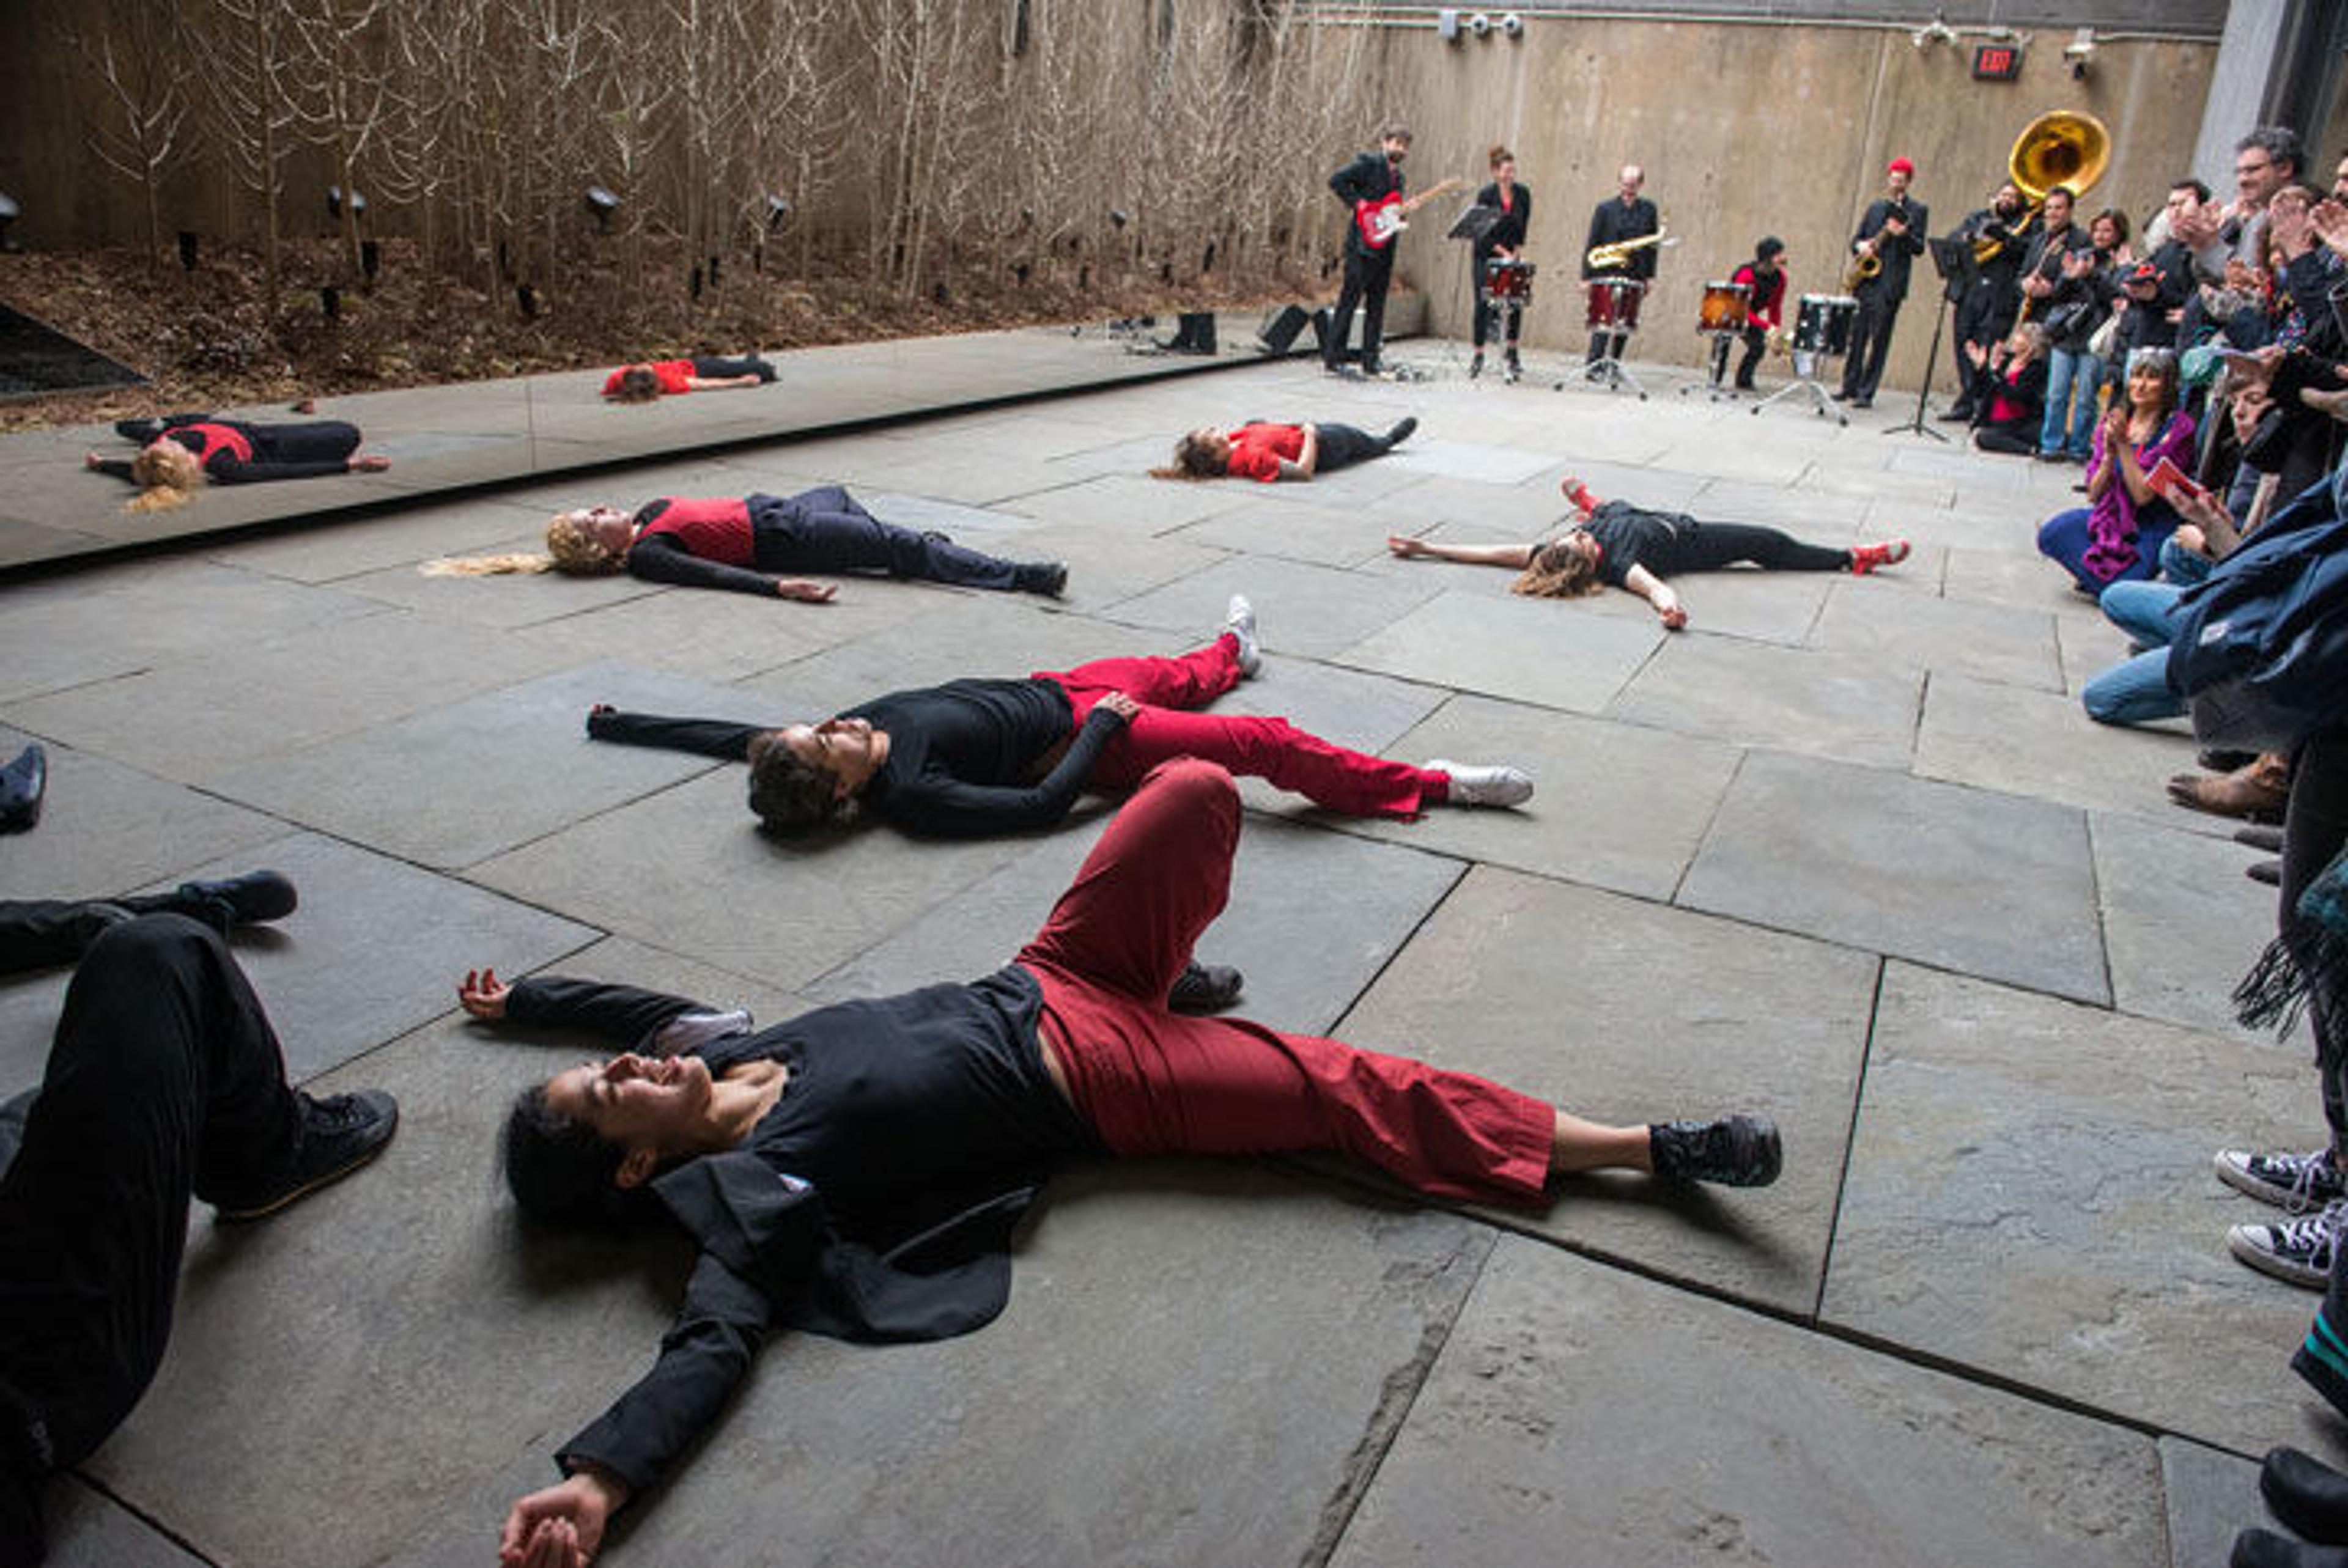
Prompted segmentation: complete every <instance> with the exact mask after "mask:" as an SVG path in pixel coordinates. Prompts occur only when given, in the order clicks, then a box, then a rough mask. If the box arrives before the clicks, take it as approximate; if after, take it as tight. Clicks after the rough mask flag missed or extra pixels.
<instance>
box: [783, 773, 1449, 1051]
mask: <svg viewBox="0 0 2348 1568" xmlns="http://www.w3.org/2000/svg"><path fill="white" fill-rule="evenodd" d="M1106 826H1107V813H1102V814H1100V815H1099V816H1098V817H1097V819H1096V820H1095V821H1094V822H1093V823H1091V824H1088V825H1087V826H1086V830H1085V831H1083V832H1081V833H1062V834H1056V835H1053V836H1052V837H1051V838H1049V839H1046V840H1045V841H1043V842H1042V843H1040V844H1038V845H1035V847H1034V848H1032V849H1031V850H1030V851H1029V852H1028V853H1027V854H1025V855H1023V856H1020V857H1019V858H1018V859H1016V860H1014V861H1012V862H1011V863H1010V864H1009V865H1007V866H1004V867H1003V869H1002V870H1000V871H998V872H996V873H995V874H994V876H989V877H988V878H986V879H985V880H984V881H983V882H980V883H978V884H976V885H974V886H971V887H968V888H965V889H963V891H962V892H961V893H959V894H957V895H955V896H954V897H952V898H949V899H946V900H944V901H943V902H941V903H937V904H934V905H932V906H931V907H930V909H929V910H928V912H927V913H925V914H924V915H923V916H922V918H921V919H920V920H918V921H916V922H915V923H914V924H912V925H911V926H908V927H905V928H904V929H903V930H901V931H899V932H898V933H897V934H896V935H894V936H892V937H891V938H888V939H887V940H885V941H883V942H880V943H879V944H878V945H876V946H874V947H872V948H868V949H866V950H865V951H864V952H862V953H860V954H859V955H857V957H856V958H853V959H851V960H850V961H849V962H848V963H846V964H843V965H841V966H840V967H839V968H836V969H833V970H832V971H831V972H829V974H826V975H824V976H823V977H821V978H820V979H818V980H816V981H815V982H814V983H813V984H812V985H810V986H808V988H807V989H808V994H809V995H810V996H814V997H817V998H819V999H823V1000H826V1001H842V1000H846V999H850V998H853V997H868V996H886V995H891V994H893V993H895V992H897V991H901V990H909V989H912V988H913V987H915V986H920V985H927V984H930V983H932V981H937V980H961V979H971V978H973V977H974V976H978V975H983V974H989V973H992V972H993V971H994V969H996V968H999V967H1000V966H1002V965H1003V964H1004V963H1005V962H1007V961H1008V960H1009V959H1010V958H1013V957H1014V955H1015V953H1016V951H1017V949H1018V948H1020V947H1022V946H1023V945H1025V943H1026V942H1027V941H1028V939H1029V938H1031V937H1032V936H1033V935H1034V934H1035V932H1036V931H1037V930H1039V929H1040V928H1041V927H1043V924H1044V921H1045V917H1048V916H1049V915H1050V913H1051V910H1052V906H1053V904H1054V902H1055V901H1056V899H1057V898H1058V897H1059V896H1060V894H1061V893H1062V892H1063V891H1064V890H1065V889H1066V887H1067V886H1068V885H1069V884H1070V883H1071V882H1073V881H1074V880H1075V879H1076V870H1077V868H1078V866H1080V865H1081V864H1082V863H1083V861H1084V857H1085V856H1086V855H1087V854H1089V853H1090V852H1091V850H1092V846H1093V844H1094V841H1095V840H1097V838H1098V837H1099V836H1100V833H1099V829H1100V828H1103V827H1106ZM1339 842H1340V843H1342V844H1346V845H1349V847H1344V848H1335V849H1333V847H1332V845H1331V839H1330V835H1327V834H1324V833H1320V832H1317V831H1315V830H1313V829H1312V828H1310V827H1303V826H1297V825H1292V824H1287V823H1281V822H1276V821H1267V820H1264V819H1263V818H1261V817H1256V816H1251V817H1250V818H1249V819H1248V824H1247V828H1246V831H1245V833H1244V834H1243V835H1242V836H1241V843H1240V854H1239V859H1238V863H1237V866H1236V867H1235V869H1234V872H1233V875H1232V878H1231V903H1230V905H1229V906H1228V907H1227V908H1226V910H1225V912H1224V914H1223V915H1222V917H1220V918H1219V919H1218V920H1216V922H1215V923H1214V924H1213V925H1212V926H1211V927H1209V928H1208V930H1207V933H1206V935H1205V936H1204V937H1203V938H1201V939H1200V943H1199V947H1198V952H1197V956H1198V958H1200V960H1201V961H1202V962H1206V963H1212V964H1234V965H1237V966H1238V967H1239V968H1240V970H1241V973H1242V974H1243V975H1245V976H1246V978H1247V990H1246V993H1245V995H1244V996H1243V997H1242V999H1241V1001H1240V1004H1239V1005H1238V1006H1237V1007H1236V1008H1234V1009H1231V1010H1232V1013H1233V1014H1234V1015H1235V1016H1240V1017H1245V1018H1250V1019H1253V1020H1257V1021H1259V1022H1262V1023H1267V1024H1270V1025H1272V1027H1273V1028H1275V1029H1283V1030H1296V1031H1301V1032H1303V1033H1307V1034H1326V1033H1328V1032H1329V1031H1330V1030H1331V1029H1332V1027H1333V1026H1334V1025H1335V1023H1336V1021H1337V1020H1338V1019H1339V1018H1340V1017H1341V1016H1342V1015H1343V1014H1344V1011H1345V1009H1347V1008H1348V1007H1350V1006H1352V1005H1353V1002H1354V998H1355V997H1357V996H1359V995H1360V994H1361V993H1362V991H1363V989H1365V988H1366V987H1367V986H1368V984H1369V983H1370V981H1371V979H1373V978H1374V977H1375V976H1376V975H1377V973H1378V972H1379V970H1381V969H1382V968H1385V966H1386V964H1387V963H1388V962H1389V961H1390V960H1391V959H1392V958H1394V956H1395V953H1396V951H1397V950H1398V949H1400V948H1401V947H1402V946H1403V944H1404V943H1406V942H1407V941H1409V940H1410V939H1411V938H1412V936H1413V935H1414V933H1415V932H1416V930H1417V928H1418V926H1419V923H1420V922H1421V921H1422V920H1423V919H1425V918H1426V914H1427V911H1428V910H1430V909H1432V908H1433V907H1435V906H1436V905H1437V903H1439V902H1440V901H1441V900H1442V898H1443V897H1444V895H1445V894H1447V893H1448V892H1449V891H1450V890H1451V886H1452V885H1453V884H1454V883H1456V882H1457V880H1458V879H1459V876H1460V874H1461V872H1462V870H1463V869H1464V867H1463V866H1461V864H1460V863H1459V862H1458V861H1456V860H1452V859H1448V858H1447V857H1445V856H1439V855H1426V854H1417V853H1414V852H1412V851H1410V850H1408V849H1404V848H1399V847H1392V846H1388V845H1380V844H1372V843H1369V842H1367V841H1365V840H1350V841H1346V840H1340V841H1339ZM1333 875H1334V876H1336V877H1338V878H1339V879H1340V880H1341V885H1342V886H1345V887H1347V888H1348V889H1350V890H1351V891H1350V892H1349V894H1348V896H1347V897H1345V898H1344V899H1343V900H1336V901H1333V900H1331V899H1330V898H1329V897H1328V894H1327V889H1328V886H1330V881H1329V879H1330V878H1331V876H1333Z"/></svg>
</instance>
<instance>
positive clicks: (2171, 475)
mask: <svg viewBox="0 0 2348 1568" xmlns="http://www.w3.org/2000/svg"><path fill="white" fill-rule="evenodd" d="M2144 482H2145V483H2146V484H2147V485H2148V486H2150V487H2152V493H2153V494H2154V495H2156V496H2158V497H2160V498H2161V499H2162V500H2164V501H2167V502H2168V504H2169V505H2170V506H2172V507H2173V506H2175V505H2177V504H2178V502H2179V501H2206V500H2208V499H2209V491H2208V490H2206V489H2204V488H2202V487H2200V486H2199V485H2197V484H2195V483H2194V482H2193V481H2192V479H2191V478H2189V477H2187V475H2186V472H2185V470H2184V469H2182V468H2179V467H2178V466H2177V464H2176V462H2175V461H2174V460H2173V459H2171V458H2168V457H2163V458H2162V459H2161V460H2160V461H2159V462H2157V463H2156V464H2154V465H2153V466H2152V472H2151V473H2149V474H2147V475H2146V476H2145V477H2144Z"/></svg>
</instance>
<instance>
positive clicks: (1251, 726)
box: [1037, 631, 1451, 817]
mask: <svg viewBox="0 0 2348 1568" xmlns="http://www.w3.org/2000/svg"><path fill="white" fill-rule="evenodd" d="M1239 646H1240V644H1239V639H1238V638H1236V637H1234V636H1232V635H1231V633H1230V632H1228V631H1227V632H1225V633H1223V635H1222V636H1220V637H1219V638H1217V639H1215V641H1212V642H1210V643H1209V644H1207V646H1205V647H1204V648H1200V649H1196V650H1193V651H1190V652H1189V653H1185V654H1183V655H1182V656H1181V657H1180V658H1179V659H1157V658H1140V659H1096V660H1094V661H1092V662H1091V663H1089V664H1079V665H1078V666H1076V668H1075V669H1074V670H1069V671H1049V670H1045V671H1037V679H1039V680H1044V681H1050V682H1056V684H1057V685H1058V686H1059V688H1060V690H1062V691H1063V692H1066V693H1067V694H1068V702H1069V704H1070V705H1071V706H1072V707H1074V708H1075V710H1076V723H1079V724H1082V723H1084V722H1085V715H1086V713H1089V712H1092V709H1093V704H1094V703H1096V702H1099V701H1100V700H1101V699H1102V698H1103V697H1105V696H1107V694H1108V693H1109V692H1125V693H1126V694H1127V695H1128V696H1129V697H1131V698H1133V700H1134V701H1136V702H1139V703H1140V704H1142V708H1141V712H1139V713H1137V714H1136V715H1134V719H1133V722H1132V723H1129V724H1128V725H1126V727H1125V731H1124V733H1122V734H1120V735H1118V736H1117V739H1116V740H1114V741H1112V742H1110V743H1109V746H1108V749H1107V751H1105V752H1103V753H1101V760H1100V763H1099V765H1097V767H1095V768H1094V769H1093V774H1092V781H1091V782H1092V783H1093V784H1096V785H1098V786H1101V787H1104V788H1108V789H1129V788H1131V787H1132V786H1133V785H1135V784H1139V783H1140V782H1141V779H1142V777H1143V775H1144V774H1148V772H1149V770H1150V769H1152V768H1154V767H1156V766H1157V765H1158V764H1160V763H1162V762H1166V761H1168V760H1169V759H1170V758H1174V757H1204V758H1205V759H1207V761H1209V762H1210V763H1219V764H1221V765H1222V766H1223V767H1224V768H1225V769H1227V770H1228V771H1230V772H1231V773H1235V774H1246V775H1247V776H1248V777H1250V778H1259V779H1264V780H1267V781H1269V782H1270V783H1272V784H1274V785H1277V786H1278V787H1279V788H1281V789H1284V790H1291V791H1293V792H1294V793H1295V794H1301V795H1303V796H1304V797H1305V798H1306V799H1308V800H1310V801H1312V802H1313V804H1315V805H1325V806H1327V807H1328V808H1329V809H1330V810H1331V811H1342V812H1344V814H1345V815H1348V816H1399V817H1413V816H1416V815H1418V812H1419V807H1420V806H1422V805H1436V804H1441V803H1442V801H1443V800H1444V798H1445V795H1446V793H1447V791H1448V789H1449V787H1450V782H1451V781H1450V780H1449V779H1447V778H1446V777H1445V776H1444V775H1443V774H1437V773H1430V772H1428V771H1427V770H1426V769H1425V768H1415V767H1412V766H1411V765H1410V764H1408V763H1395V762H1388V761H1387V760H1386V759H1385V758H1384V757H1373V756H1369V755H1366V754H1365V753H1361V752H1354V751H1348V750H1346V749H1345V748H1344V747H1343V746H1335V745H1331V744H1330V743H1328V742H1327V741H1324V740H1323V739H1322V738H1321V737H1320V736H1318V735H1308V734H1306V733H1304V732H1303V731H1302V730H1300V729H1298V728H1297V727H1296V726H1295V725H1293V724H1292V723H1289V722H1288V721H1287V720H1285V719H1270V718H1263V717H1261V716H1259V715H1256V714H1251V713H1194V712H1184V711H1183V710H1186V709H1191V708H1200V707H1204V706H1205V705H1206V704H1207V703H1209V702H1213V701H1214V700H1215V699H1216V698H1218V697H1220V696H1221V695H1222V694H1223V693H1224V692H1228V691H1230V690H1231V688H1232V687H1234V686H1236V685H1238V684H1239V680H1240V665H1239Z"/></svg>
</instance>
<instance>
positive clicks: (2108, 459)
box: [2038, 348, 2193, 596]
mask: <svg viewBox="0 0 2348 1568" xmlns="http://www.w3.org/2000/svg"><path fill="white" fill-rule="evenodd" d="M2163 458H2167V459H2168V461H2169V462H2171V463H2172V464H2174V465H2176V466H2177V467H2178V469H2180V470H2186V471H2189V470H2190V469H2191V467H2192V465H2193V416H2192V415H2189V414H2187V413H2185V412H2183V411H2182V410H2180V409H2179V408H2178V406H2177V355H2176V354H2175V353H2174V352H2172V351H2170V350H2168V349H2162V348H2147V349H2138V350H2137V352H2136V354H2134V356H2132V357H2131V358H2130V359H2129V361H2128V373H2127V394H2126V395H2125V396H2123V397H2122V398H2121V399H2120V400H2119V401H2118V402H2116V403H2115V404H2113V405H2112V406H2111V408H2110V409H2109V410H2108V411H2107V412H2106V414H2105V415H2104V416H2103V418H2102V419H2101V420H2099V421H2097V422H2096V443H2095V456H2092V457H2091V458H2089V459H2088V463H2087V502H2088V504H2087V505H2086V506H2085V507H2075V508H2074V509H2073V510H2071V511H2067V512H2057V513H2055V516H2053V517H2052V518H2048V519H2047V520H2046V523H2045V526H2044V527H2043V528H2040V529H2039V530H2038V549H2039V553H2041V554H2042V555H2044V556H2045V557H2047V558H2048V559H2051V560H2054V561H2056V562H2059V563H2060V564H2061V565H2062V567H2063V568H2064V569H2065V570H2066V571H2068V572H2069V573H2070V574H2071V575H2072V577H2073V578H2075V579H2077V581H2078V584H2079V589H2080V591H2081V592H2083V593H2089V594H2095V595H2097V596H2101V594H2102V593H2103V591H2104V589H2107V588H2109V587H2111V585H2112V584H2114V583H2116V582H2121V581H2125V580H2127V579H2131V578H2148V577H2151V576H2152V575H2153V574H2154V572H2156V571H2157V570H2158V569H2159V566H2160V547H2161V544H2162V543H2163V541H2165V540H2166V539H2167V538H2168V536H2169V535H2170V534H2172V533H2175V532H2176V531H2177V513H2176V512H2175V511H2174V510H2173V509H2171V508H2170V507H2169V505H2168V502H2167V501H2164V500H2162V499H2161V498H2160V497H2159V496H2158V495H2157V494H2155V493H2154V491H2153V488H2152V483H2151V474H2152V471H2153V470H2154V469H2155V468H2157V467H2158V466H2160V463H2161V459H2163Z"/></svg>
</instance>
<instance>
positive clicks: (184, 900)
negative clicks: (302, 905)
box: [164, 871, 300, 933]
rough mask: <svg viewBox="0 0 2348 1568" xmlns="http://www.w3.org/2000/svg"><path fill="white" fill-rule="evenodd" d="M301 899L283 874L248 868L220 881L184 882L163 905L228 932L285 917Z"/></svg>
mask: <svg viewBox="0 0 2348 1568" xmlns="http://www.w3.org/2000/svg"><path fill="white" fill-rule="evenodd" d="M299 902H300V897H299V895H297V894H296V893H295V892H294V891H293V883H291V882H289V881H287V880H286V879H285V876H284V874H283V873H282V872H277V871H248V872H246V873H245V874H244V875H243V876H230V877H225V878H223V879H221V881H218V882H182V883H180V889H179V891H178V892H176V893H172V894H169V895H167V896H166V897H165V899H164V907H166V908H170V909H172V910H175V911H177V912H178V913H180V914H182V915H188V916H191V917H194V918H196V919H199V920H201V921H202V922H204V924H206V925H208V926H211V927H216V928H217V929H219V930H220V931H221V932H223V933H225V932H227V931H228V929H229V928H230V927H233V926H250V925H252V924H253V923H254V922H255V921H258V920H282V919H283V918H284V917H286V916H288V915H291V914H292V913H293V909H294V906H295V905H296V904H298V903H299Z"/></svg>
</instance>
